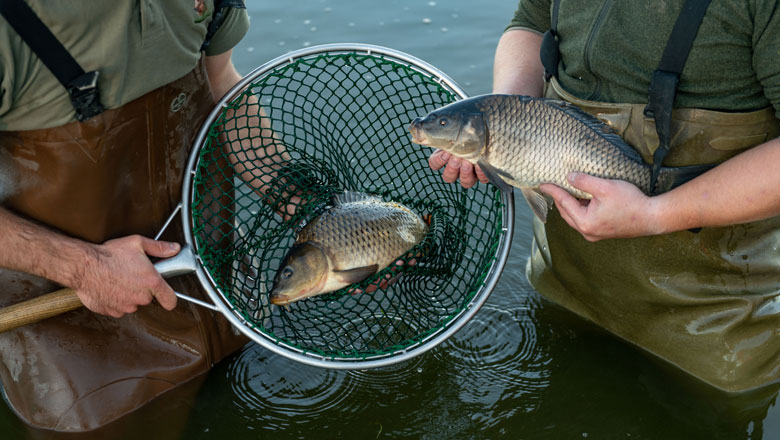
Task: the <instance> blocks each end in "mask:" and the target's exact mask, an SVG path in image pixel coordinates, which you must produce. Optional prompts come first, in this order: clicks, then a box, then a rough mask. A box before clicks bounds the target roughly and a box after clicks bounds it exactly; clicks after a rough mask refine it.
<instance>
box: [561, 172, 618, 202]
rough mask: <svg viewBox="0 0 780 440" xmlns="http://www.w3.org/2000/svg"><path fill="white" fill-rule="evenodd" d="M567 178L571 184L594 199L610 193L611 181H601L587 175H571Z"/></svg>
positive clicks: (575, 173)
mask: <svg viewBox="0 0 780 440" xmlns="http://www.w3.org/2000/svg"><path fill="white" fill-rule="evenodd" d="M566 178H567V179H568V181H569V183H570V184H571V185H572V186H573V187H575V188H577V189H579V190H582V191H584V192H586V193H588V194H592V195H593V196H594V197H598V196H602V195H604V194H605V193H606V192H607V191H608V187H609V184H610V182H609V180H606V179H600V178H598V177H594V176H591V175H589V174H585V173H577V172H574V173H569V174H568V175H567V176H566Z"/></svg>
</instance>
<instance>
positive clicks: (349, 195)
mask: <svg viewBox="0 0 780 440" xmlns="http://www.w3.org/2000/svg"><path fill="white" fill-rule="evenodd" d="M381 201H382V199H380V198H379V197H377V196H375V195H371V194H366V193H363V192H360V191H349V190H347V191H344V192H343V193H341V194H336V195H335V196H333V205H334V206H336V205H344V204H346V203H355V202H381Z"/></svg>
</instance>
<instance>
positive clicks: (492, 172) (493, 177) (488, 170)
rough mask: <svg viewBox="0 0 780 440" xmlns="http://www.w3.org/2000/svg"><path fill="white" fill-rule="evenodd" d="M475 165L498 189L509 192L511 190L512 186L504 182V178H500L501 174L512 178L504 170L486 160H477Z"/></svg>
mask: <svg viewBox="0 0 780 440" xmlns="http://www.w3.org/2000/svg"><path fill="white" fill-rule="evenodd" d="M477 165H478V166H479V168H480V169H481V170H482V172H483V173H485V176H487V178H488V180H490V183H492V184H493V185H496V186H497V187H498V189H500V190H501V191H503V192H506V193H509V192H512V186H511V185H509V184H508V183H506V181H504V179H502V178H501V176H502V175H503V176H506V177H509V178H512V176H511V175H510V174H508V173H506V172H504V171H501V170H499V169H497V168H496V167H494V166H493V165H490V164H489V163H487V162H483V161H481V160H480V161H478V162H477Z"/></svg>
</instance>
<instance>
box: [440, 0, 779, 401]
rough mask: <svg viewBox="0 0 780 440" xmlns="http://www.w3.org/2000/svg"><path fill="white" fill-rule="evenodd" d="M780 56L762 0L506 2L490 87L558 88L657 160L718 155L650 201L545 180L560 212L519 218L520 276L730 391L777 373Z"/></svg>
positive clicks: (616, 189) (597, 183)
mask: <svg viewBox="0 0 780 440" xmlns="http://www.w3.org/2000/svg"><path fill="white" fill-rule="evenodd" d="M543 42H544V44H543ZM540 53H541V57H540ZM778 53H780V11H778V8H777V2H775V1H766V2H764V1H757V2H740V3H739V5H735V4H733V2H714V1H713V2H712V4H710V2H709V1H702V0H673V1H667V2H629V3H625V2H617V1H609V0H601V1H586V2H582V1H574V0H548V1H530V0H521V1H520V2H519V6H518V8H517V11H516V13H515V16H514V19H513V20H512V22H511V25H510V26H509V27H508V28H507V29H506V31H505V32H504V34H503V36H502V38H501V40H500V42H499V44H498V47H497V50H496V55H495V66H494V81H493V91H494V92H495V93H509V94H522V95H531V96H546V97H549V98H556V99H563V100H566V101H569V102H572V103H574V104H576V105H577V106H579V107H581V108H582V109H583V110H585V111H587V112H589V113H591V114H593V115H594V116H596V117H598V118H600V119H601V120H602V121H604V122H605V123H607V124H609V125H610V126H611V127H612V128H613V129H614V130H615V131H616V132H617V133H618V134H620V136H622V137H623V138H624V139H625V140H626V141H628V143H629V144H631V145H632V146H633V147H634V148H635V149H636V150H637V151H638V152H639V153H640V154H641V155H642V156H643V158H644V160H645V161H646V162H647V163H649V164H653V166H654V168H655V167H656V166H657V165H660V164H663V165H665V166H685V165H699V164H714V165H716V166H715V167H714V168H712V169H711V170H710V171H707V172H706V173H704V174H701V175H699V176H698V177H696V178H695V179H693V180H692V181H690V182H688V183H686V184H684V185H682V186H680V187H678V188H676V189H674V190H672V191H670V192H668V193H666V194H663V195H659V196H656V197H647V196H645V195H644V194H642V192H641V191H639V190H638V189H637V188H636V187H634V186H632V185H630V184H628V183H626V182H620V181H609V180H604V179H598V178H595V177H592V176H588V175H585V174H572V175H570V176H569V179H570V181H571V183H572V185H574V186H575V187H577V188H579V189H581V190H583V191H585V192H588V193H590V194H593V196H594V198H593V199H592V200H591V201H590V202H589V203H586V202H583V201H579V200H577V199H575V198H573V197H572V196H571V195H569V194H568V193H567V192H565V191H563V190H562V189H560V188H558V187H556V186H553V185H543V186H542V189H543V190H544V191H545V192H547V194H549V195H550V196H552V197H553V198H554V199H555V205H556V207H557V209H555V210H553V211H552V212H550V213H549V216H548V220H547V223H546V224H543V223H541V222H540V221H538V220H537V219H534V244H533V249H532V255H531V258H530V261H529V264H528V267H527V273H528V277H529V279H530V280H531V282H532V284H533V285H534V287H535V288H536V289H537V290H538V291H539V292H540V293H541V294H542V295H544V296H545V297H547V298H549V299H551V300H553V301H554V302H556V303H558V304H560V305H563V306H564V307H565V308H567V309H569V310H571V311H573V312H575V313H576V314H578V315H580V316H582V317H584V318H586V319H588V320H590V321H592V322H594V323H596V324H598V325H599V326H602V327H604V328H605V329H607V330H609V331H610V332H612V333H614V334H616V335H618V336H619V337H621V338H622V339H625V340H627V341H629V342H631V343H633V344H636V345H637V346H639V347H642V348H643V349H645V350H647V351H649V352H651V353H653V354H654V355H656V356H658V357H660V358H661V359H663V360H665V361H667V362H669V363H671V364H673V365H675V366H677V367H678V368H680V369H682V370H684V371H686V372H688V373H690V374H691V375H693V376H695V377H697V378H699V379H701V380H703V381H704V382H706V383H708V384H710V385H712V386H714V387H716V388H718V389H721V390H726V391H729V392H738V391H746V390H752V389H757V388H761V387H765V386H767V385H769V384H773V383H777V382H778V379H780V363H779V362H780V331H778V329H780V140H778V139H776V138H777V136H778V133H780V127H779V125H778V117H779V116H780V63H778V61H777V55H778ZM430 164H431V167H432V168H434V169H440V168H442V167H444V166H445V165H446V168H445V169H444V171H443V177H444V179H445V180H447V181H450V182H454V181H455V180H456V179H460V181H461V183H462V184H463V186H466V187H469V186H471V185H473V184H474V183H475V182H476V181H477V180H478V179H479V180H483V181H485V180H486V179H485V178H484V176H483V175H481V173H480V172H479V170H477V173H476V174H475V170H474V168H473V166H472V165H471V164H470V163H468V162H465V161H460V160H457V159H453V158H450V156H449V155H448V154H445V153H443V152H441V151H438V152H435V153H434V154H433V155H432V157H431V158H430ZM656 169H657V168H656Z"/></svg>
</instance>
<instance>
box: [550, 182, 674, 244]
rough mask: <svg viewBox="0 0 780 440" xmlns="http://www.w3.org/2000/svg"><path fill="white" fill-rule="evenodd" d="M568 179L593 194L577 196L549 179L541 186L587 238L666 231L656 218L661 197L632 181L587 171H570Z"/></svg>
mask: <svg viewBox="0 0 780 440" xmlns="http://www.w3.org/2000/svg"><path fill="white" fill-rule="evenodd" d="M567 179H568V181H569V183H570V184H571V185H572V186H573V187H575V188H577V189H579V190H581V191H583V192H586V193H589V194H591V195H592V196H593V197H592V198H591V199H590V200H585V199H577V198H575V197H574V196H572V195H571V194H570V193H569V192H568V191H566V190H564V189H563V188H561V187H559V186H557V185H553V184H549V183H545V184H542V185H540V187H539V189H541V190H542V191H543V192H544V193H546V194H547V195H549V196H551V197H552V198H553V199H554V200H555V206H556V207H557V208H558V212H560V214H561V217H563V219H564V220H565V221H566V223H568V224H569V226H571V227H572V228H574V229H576V230H577V231H578V232H579V233H580V234H582V236H583V237H584V238H585V239H586V240H588V241H590V242H595V241H599V240H604V239H607V238H629V237H640V236H645V235H656V234H660V233H663V232H664V231H663V230H661V228H660V225H659V224H658V223H657V222H656V221H655V216H654V212H656V211H655V207H656V206H657V201H658V200H657V198H656V197H648V196H646V195H645V194H644V193H643V192H642V191H641V190H640V189H639V188H637V187H636V186H634V185H632V184H631V183H629V182H626V181H623V180H609V179H601V178H598V177H594V176H591V175H588V174H585V173H569V175H568V176H567Z"/></svg>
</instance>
